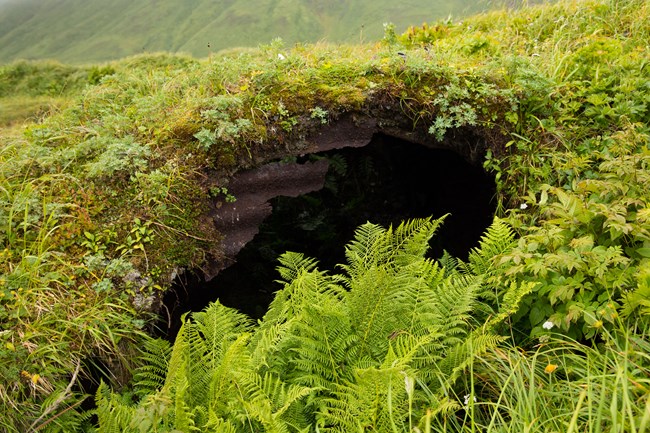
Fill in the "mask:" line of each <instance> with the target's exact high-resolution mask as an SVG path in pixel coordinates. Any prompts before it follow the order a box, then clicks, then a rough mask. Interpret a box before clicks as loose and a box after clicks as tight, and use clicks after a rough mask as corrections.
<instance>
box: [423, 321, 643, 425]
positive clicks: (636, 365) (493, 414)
mask: <svg viewBox="0 0 650 433" xmlns="http://www.w3.org/2000/svg"><path fill="white" fill-rule="evenodd" d="M549 334H550V333H549ZM547 337H550V338H547V339H546V341H545V342H544V343H542V344H540V345H539V347H538V348H536V349H534V350H525V349H521V348H517V347H502V348H500V349H496V350H494V351H492V352H491V353H489V354H488V355H487V356H483V357H480V360H479V361H478V362H476V363H475V364H474V365H473V366H472V370H473V371H472V375H471V377H469V378H466V380H465V387H461V388H459V390H458V394H459V396H461V395H462V396H467V397H465V398H464V400H462V399H461V398H460V397H459V400H461V401H462V402H463V410H461V411H459V412H456V413H454V414H451V415H448V416H446V417H438V418H436V419H434V420H433V427H432V431H462V432H465V431H467V432H470V431H484V432H536V431H563V432H590V433H597V432H606V431H607V432H611V431H616V432H638V433H641V432H646V431H648V430H649V429H650V355H649V354H650V339H649V338H648V331H647V329H646V330H638V329H636V328H635V326H634V324H632V325H627V324H626V325H622V326H621V327H620V328H619V329H618V330H617V331H616V332H603V334H602V335H601V337H602V341H601V342H599V343H597V344H584V343H580V342H577V341H575V340H571V339H568V338H566V337H563V336H561V335H558V334H554V335H552V336H551V335H547Z"/></svg>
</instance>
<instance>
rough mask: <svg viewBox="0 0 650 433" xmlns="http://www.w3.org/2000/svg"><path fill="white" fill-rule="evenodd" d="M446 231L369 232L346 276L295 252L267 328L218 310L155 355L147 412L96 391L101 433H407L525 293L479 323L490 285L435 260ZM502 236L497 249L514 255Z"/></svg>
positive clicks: (143, 376) (197, 317)
mask: <svg viewBox="0 0 650 433" xmlns="http://www.w3.org/2000/svg"><path fill="white" fill-rule="evenodd" d="M441 222H442V219H440V220H430V219H423V220H413V221H411V222H406V223H403V224H401V225H400V226H399V227H397V228H396V229H393V228H387V229H386V228H382V227H380V226H377V225H373V224H370V223H368V224H365V225H363V226H361V227H359V229H358V230H357V232H356V234H355V238H354V240H353V241H352V242H351V243H349V244H348V245H347V247H346V258H347V263H346V264H345V265H342V269H343V270H344V273H343V274H338V275H329V274H327V273H326V272H323V271H320V270H318V269H317V268H316V262H315V261H314V260H312V259H308V258H305V257H303V256H302V255H301V254H297V253H286V254H285V255H283V256H282V257H281V259H280V262H281V267H280V268H279V272H280V275H281V277H282V279H283V281H284V288H283V289H282V290H280V291H279V292H277V294H276V296H275V299H274V301H273V303H272V304H271V307H270V309H269V311H268V313H267V314H266V315H265V316H264V319H263V320H262V321H261V322H260V323H259V324H258V325H257V326H253V324H252V322H251V321H250V320H249V319H248V318H246V317H245V316H243V315H242V314H240V313H238V312H236V311H234V310H232V309H228V308H226V307H224V306H222V305H221V304H219V303H218V302H216V303H214V304H211V305H210V306H209V307H208V308H207V309H206V310H205V311H203V312H201V313H194V314H193V315H192V318H191V320H187V321H185V323H184V324H183V327H182V329H181V331H180V333H179V335H178V337H177V339H176V341H175V343H174V346H173V348H172V350H171V355H170V356H169V357H168V356H167V355H165V353H166V349H164V347H162V348H160V347H161V346H160V345H159V344H153V343H152V344H151V345H150V347H151V348H153V349H147V352H146V353H147V355H146V358H147V360H148V361H149V364H146V366H145V367H142V369H141V370H140V373H138V376H137V377H138V378H139V380H138V382H137V383H136V389H139V390H149V391H150V393H149V394H147V395H143V397H142V399H141V401H140V403H139V404H138V405H135V406H132V405H130V404H128V403H125V402H124V400H123V399H121V398H119V397H117V396H116V395H114V394H111V393H110V392H108V390H107V389H106V388H105V387H103V388H102V389H101V390H100V391H99V392H98V395H97V404H98V411H97V413H98V416H99V425H100V428H99V430H100V431H110V429H115V428H118V429H121V430H122V431H127V430H129V429H136V428H141V429H142V430H143V431H155V430H158V429H161V428H168V429H169V428H172V429H177V430H181V431H191V430H201V431H218V430H219V429H220V428H223V426H228V428H229V429H231V430H232V431H245V430H249V429H251V428H252V429H261V430H264V431H286V430H296V429H298V430H302V429H304V428H317V429H319V430H321V431H350V429H357V428H361V427H363V428H372V429H376V430H378V431H388V430H390V429H392V428H394V429H397V430H402V431H406V430H410V429H411V428H412V427H413V426H415V425H418V424H419V423H420V418H421V417H423V416H424V413H425V412H426V408H429V407H431V405H433V404H434V403H436V402H437V401H438V400H440V399H441V398H442V397H443V396H444V395H446V394H447V393H448V392H449V389H450V388H451V387H452V386H453V385H454V383H455V382H456V380H457V379H458V377H460V375H461V372H462V371H464V369H465V368H466V367H467V366H468V365H469V364H470V363H471V362H472V359H473V358H474V357H475V356H477V355H479V354H480V353H484V352H485V350H486V349H487V348H489V347H494V346H495V344H496V343H497V342H498V341H499V340H500V338H499V337H498V336H496V335H495V334H494V333H493V332H492V329H493V328H494V326H495V325H497V324H499V323H501V322H502V321H503V320H504V319H505V318H506V317H508V316H509V315H510V314H511V313H512V312H513V311H515V310H516V307H517V303H518V301H519V299H521V297H522V296H523V295H524V294H525V293H526V292H527V290H528V289H527V288H526V287H527V286H526V287H524V286H521V287H520V286H516V285H513V286H512V287H511V288H510V289H508V290H507V291H506V292H505V293H504V294H503V296H502V301H503V302H502V304H503V305H502V309H500V310H498V311H497V314H496V316H494V317H492V318H490V319H489V320H487V322H485V323H477V324H472V322H471V320H470V314H471V312H472V310H474V309H475V308H477V306H478V305H480V302H479V296H480V294H481V292H482V290H483V286H482V279H481V276H479V275H474V274H471V273H466V274H459V273H457V272H453V271H451V272H445V269H443V268H441V267H440V266H439V265H438V264H437V263H435V262H433V261H431V260H430V259H427V258H425V253H426V251H427V249H428V242H429V240H430V239H431V237H432V236H433V234H434V232H435V230H436V228H437V227H438V225H439V224H440V223H441ZM497 233H503V230H501V231H499V230H498V229H496V230H495V231H494V232H492V235H491V237H490V240H491V241H494V243H495V244H501V245H505V247H504V248H507V246H508V245H509V242H508V241H507V239H497V238H498V237H499V235H498V234H497ZM505 236H506V238H508V237H509V236H511V235H510V233H508V232H507V231H506V235H505ZM487 244H488V241H487V240H486V244H485V245H487ZM493 252H494V250H493V249H491V250H487V249H486V251H481V250H477V251H476V252H475V253H474V254H475V255H474V257H475V258H476V260H479V259H478V257H481V258H482V259H481V260H483V261H484V260H486V255H487V254H491V253H493ZM164 366H167V369H166V372H164V371H163V369H164ZM405 380H406V383H407V386H406V388H405V387H404V381H405ZM416 382H417V383H418V386H417V387H416V386H415V384H416ZM424 390H426V392H425V391H424ZM407 402H408V404H407ZM138 426H139V427H138ZM309 426H311V427H309ZM409 426H410V427H409ZM421 427H422V426H421Z"/></svg>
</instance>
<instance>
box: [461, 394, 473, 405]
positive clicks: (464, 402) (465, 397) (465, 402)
mask: <svg viewBox="0 0 650 433" xmlns="http://www.w3.org/2000/svg"><path fill="white" fill-rule="evenodd" d="M470 397H471V395H470V394H466V395H465V396H464V397H463V406H465V407H467V405H469V398H470ZM473 400H474V403H476V396H474V398H473Z"/></svg>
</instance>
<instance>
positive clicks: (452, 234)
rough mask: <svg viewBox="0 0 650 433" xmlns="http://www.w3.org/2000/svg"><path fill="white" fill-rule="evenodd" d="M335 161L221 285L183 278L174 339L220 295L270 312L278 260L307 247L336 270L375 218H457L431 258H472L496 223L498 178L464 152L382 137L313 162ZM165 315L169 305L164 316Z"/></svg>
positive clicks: (280, 211) (269, 221) (168, 324)
mask: <svg viewBox="0 0 650 433" xmlns="http://www.w3.org/2000/svg"><path fill="white" fill-rule="evenodd" d="M314 158H327V159H328V160H329V163H330V166H329V171H328V175H327V178H326V182H325V186H324V187H323V188H322V189H321V190H319V191H316V192H312V193H309V194H305V195H301V196H299V197H295V198H290V197H276V198H275V199H273V200H272V201H271V204H272V207H273V212H272V214H271V216H269V217H268V218H266V219H265V220H264V222H263V224H262V225H261V226H260V228H259V233H258V234H257V235H256V236H255V238H254V239H253V240H252V241H250V242H249V243H248V244H246V246H245V247H244V248H243V249H242V250H241V251H240V252H239V253H238V254H237V257H236V260H237V261H236V263H235V264H233V265H232V266H230V267H228V268H226V269H224V270H222V271H221V272H220V273H219V274H218V275H217V276H216V277H215V278H214V279H212V280H211V281H208V282H206V281H204V279H203V277H202V276H201V275H199V274H198V273H185V274H184V275H182V276H181V277H179V278H177V281H176V283H175V284H174V286H173V288H172V290H170V291H169V292H168V294H167V295H166V297H165V299H164V304H165V308H166V309H167V310H168V319H167V320H164V322H165V326H164V327H165V328H168V332H167V335H168V337H169V338H173V336H174V335H175V333H176V332H177V330H178V327H179V325H180V315H181V314H182V313H184V312H187V311H200V310H201V309H203V308H205V307H206V306H207V305H208V304H209V303H210V302H212V301H214V300H216V299H219V300H220V302H221V303H222V304H224V305H226V306H229V307H234V308H237V309H239V310H240V311H242V312H244V313H246V314H248V315H249V316H251V317H253V318H261V317H262V316H263V314H264V312H265V311H266V309H267V307H268V305H269V303H270V302H271V300H272V297H273V293H274V292H275V291H276V290H278V289H279V288H280V285H279V283H277V282H275V280H276V279H278V274H277V271H276V267H277V265H278V262H277V257H278V256H279V255H281V254H282V253H284V252H285V251H296V252H302V253H304V254H305V255H307V256H310V257H314V258H316V259H318V261H319V264H320V265H319V267H320V268H321V269H327V270H334V266H335V265H336V264H337V263H341V262H343V261H344V246H345V244H347V243H348V242H349V241H350V240H351V239H352V238H353V236H354V230H355V229H356V228H357V227H358V226H359V225H361V224H363V223H365V222H366V221H370V222H372V223H377V224H381V225H384V226H387V225H389V224H393V225H397V224H399V223H400V222H401V221H403V220H406V219H411V218H417V217H428V216H433V217H435V218H438V217H440V216H442V215H444V214H447V213H450V214H451V215H450V216H449V217H448V218H447V219H446V220H445V222H444V224H443V226H442V227H441V228H440V229H439V230H438V233H437V235H436V236H435V237H434V239H433V240H432V242H431V251H430V254H431V256H432V257H434V258H436V257H440V256H441V255H442V253H443V250H446V251H448V252H449V253H450V254H452V255H454V256H456V257H459V258H462V259H465V258H467V254H468V253H469V251H470V249H471V248H473V247H475V246H476V245H477V244H478V240H479V238H480V236H481V235H482V234H483V232H484V231H485V229H486V228H487V227H488V225H489V224H490V223H491V221H492V218H493V215H494V211H495V203H494V202H493V200H492V199H493V197H494V193H495V183H494V179H492V178H491V177H490V176H488V175H486V174H485V172H484V171H483V169H482V168H481V167H477V166H474V165H472V164H469V163H468V162H466V161H465V159H464V158H463V157H461V156H460V155H458V154H457V153H455V152H454V151H451V150H447V149H432V148H428V147H425V146H422V145H419V144H414V143H411V142H407V141H404V140H400V139H397V138H393V137H389V136H386V135H382V134H376V135H375V136H374V137H373V139H372V141H371V142H370V143H369V144H368V145H366V146H364V147H361V148H344V149H338V150H334V151H330V152H326V153H322V154H317V155H311V156H307V157H305V158H304V159H305V160H308V159H314ZM164 315H165V312H164V311H163V316H164Z"/></svg>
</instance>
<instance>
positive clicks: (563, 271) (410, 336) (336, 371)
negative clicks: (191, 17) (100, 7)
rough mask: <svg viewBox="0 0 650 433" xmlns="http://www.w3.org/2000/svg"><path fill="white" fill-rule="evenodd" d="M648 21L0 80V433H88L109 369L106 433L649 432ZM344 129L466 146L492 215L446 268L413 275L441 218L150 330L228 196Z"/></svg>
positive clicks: (581, 5) (127, 64)
mask: <svg viewBox="0 0 650 433" xmlns="http://www.w3.org/2000/svg"><path fill="white" fill-rule="evenodd" d="M648 23H650V11H649V10H648V4H647V2H646V1H644V0H626V1H622V0H582V1H572V2H569V1H566V2H560V3H558V4H555V5H547V6H541V7H531V8H525V9H522V10H521V11H519V12H517V13H513V12H494V13H491V14H488V15H481V16H477V17H474V18H471V19H467V20H466V21H464V22H463V23H462V24H460V23H451V22H441V23H432V24H430V25H426V26H422V27H415V28H411V29H409V30H408V31H407V32H405V33H404V34H401V35H400V34H397V33H395V32H394V30H393V29H392V27H390V26H388V27H387V29H386V33H385V35H384V39H383V41H382V42H381V43H376V44H373V45H356V46H337V47H333V46H330V45H326V44H318V45H313V46H311V45H310V46H305V45H297V46H295V47H293V48H288V47H286V46H284V45H283V44H282V42H281V41H274V42H273V43H271V44H269V45H266V46H261V47H259V48H258V49H250V50H240V51H233V52H229V53H223V54H221V55H214V56H212V57H211V58H209V59H205V60H196V59H192V58H188V57H182V56H170V55H165V54H159V55H147V56H136V57H131V58H126V59H123V60H120V61H116V62H112V63H110V64H104V65H98V66H95V67H67V66H62V65H53V64H41V63H25V62H21V63H14V64H9V65H5V66H3V67H2V68H0V78H1V79H0V83H2V86H4V85H5V83H12V84H11V85H10V87H9V88H11V89H20V92H19V93H7V91H6V90H4V89H5V87H1V89H3V90H2V92H3V93H2V94H1V95H0V96H1V97H0V102H1V103H2V104H3V105H2V107H6V106H19V105H20V104H21V102H20V100H19V99H17V98H24V99H25V101H27V102H25V104H26V106H29V104H32V105H31V107H32V108H31V109H25V112H24V113H23V114H20V113H12V114H5V113H4V111H3V114H2V115H3V116H4V117H3V119H4V120H3V124H2V129H1V130H0V131H1V134H0V146H1V147H0V226H1V227H2V230H1V231H0V242H1V243H2V244H1V245H0V249H1V250H2V251H0V255H1V257H2V259H1V260H0V275H1V276H0V321H1V322H2V331H0V378H1V381H0V401H1V405H0V429H2V430H6V431H10V432H11V431H52V432H56V431H74V430H75V429H77V428H78V429H81V428H89V427H88V425H89V423H91V422H92V418H91V416H92V415H91V413H89V412H86V411H84V410H82V407H83V405H82V403H83V402H84V401H87V399H88V398H92V396H87V395H85V394H83V390H82V389H81V388H79V386H78V383H79V381H80V380H81V378H83V377H88V375H89V374H90V371H91V370H92V369H95V370H97V369H103V370H104V371H105V373H106V374H105V381H106V383H107V384H106V385H103V386H102V388H101V389H100V392H99V393H98V395H97V396H96V400H97V403H98V412H97V415H98V418H99V422H100V425H99V430H100V431H122V430H124V431H129V429H130V430H131V431H173V429H174V428H176V429H180V430H185V431H191V428H196V429H198V431H209V430H210V429H212V430H214V431H256V430H264V431H297V430H303V429H306V430H307V431H311V430H314V431H315V429H316V428H317V426H318V429H319V430H320V431H322V430H333V431H350V430H369V431H371V430H374V431H382V432H383V431H412V430H411V429H412V427H416V426H417V427H418V429H419V430H420V431H468V432H469V431H478V430H485V431H512V432H514V431H517V432H519V431H572V432H573V431H589V432H598V431H620V432H623V431H625V432H628V431H630V432H643V431H648V425H649V423H650V403H649V401H650V400H649V397H650V383H649V380H648V377H650V371H649V370H650V355H649V351H648V349H649V345H650V343H649V342H648V332H649V331H648V326H649V325H650V323H649V321H650V212H649V211H648V203H649V202H650V196H649V195H648V191H650V188H649V187H650V185H649V183H650V175H649V174H648V173H650V171H649V168H650V167H649V165H650V127H649V124H650V108H649V106H648V105H649V103H650V79H648V64H649V62H650V54H649V53H650V50H649V48H650V47H649V46H648V41H650V25H649V24H648ZM398 53H401V54H398ZM21 71H22V72H21ZM35 77H36V78H35ZM37 101H38V103H37ZM345 115H353V116H356V117H362V116H371V117H373V118H377V119H378V120H379V121H380V122H382V124H385V125H387V126H392V127H399V128H413V129H415V130H416V132H419V133H425V134H426V133H428V134H431V135H432V137H434V138H437V139H441V140H445V142H453V140H452V139H451V138H452V136H453V135H454V134H464V133H466V132H468V131H471V132H472V134H474V135H477V136H480V137H482V138H483V139H484V141H485V143H486V149H485V155H484V166H485V167H486V169H488V170H489V171H490V172H492V173H493V174H494V175H495V177H496V180H497V187H498V197H497V199H498V200H499V209H498V217H499V219H497V220H496V221H495V224H494V225H493V226H492V228H491V229H490V230H489V231H488V232H487V233H486V235H485V237H484V239H483V241H482V243H481V245H480V246H479V247H478V248H477V249H476V250H475V251H474V252H473V253H472V254H471V255H470V257H469V259H468V260H467V263H463V262H460V261H458V260H456V259H454V258H452V257H449V256H445V257H443V258H441V259H440V260H439V261H438V262H434V261H431V260H428V259H423V258H422V257H423V254H424V245H425V244H426V243H425V241H424V240H425V239H428V238H429V237H430V236H431V235H432V232H433V230H434V228H435V225H436V224H437V222H436V221H437V220H426V221H416V222H411V223H405V224H404V225H403V226H401V227H400V228H396V229H388V228H386V229H382V228H380V227H377V226H374V225H366V226H362V227H361V228H360V229H359V231H358V233H357V237H356V238H355V240H354V241H353V242H352V243H350V244H349V245H348V248H347V252H348V256H347V259H348V263H347V264H346V266H345V267H343V271H344V272H343V273H342V274H339V275H331V274H328V273H325V272H323V271H320V270H317V269H316V268H315V262H314V261H312V260H309V259H304V258H300V259H299V258H298V257H297V256H296V255H293V254H287V255H285V256H283V259H282V267H281V276H282V278H283V280H284V281H285V282H286V284H285V289H284V290H282V291H280V292H278V294H277V296H276V300H275V301H274V305H273V307H272V308H271V310H270V311H269V313H268V314H267V316H266V317H265V318H264V320H263V321H261V323H259V324H251V323H250V321H249V320H248V319H246V318H245V317H243V316H242V315H240V314H238V313H237V312H234V311H232V310H228V309H226V308H225V307H223V306H221V305H219V304H214V305H212V306H211V307H209V308H208V309H207V310H206V311H204V312H201V313H195V314H193V315H192V316H190V317H188V318H187V319H186V322H185V325H184V327H183V331H182V332H181V334H180V336H179V338H178V340H177V341H176V343H175V344H174V346H173V347H172V348H170V347H168V346H166V345H165V344H164V343H161V342H158V341H155V340H151V339H150V338H149V337H147V335H146V333H147V331H148V329H149V328H148V325H147V324H148V323H149V319H150V314H151V311H152V309H155V307H154V305H155V303H156V300H157V299H158V298H159V297H160V296H161V293H163V292H164V290H165V289H167V288H168V287H169V284H170V282H171V279H172V278H173V276H174V275H175V274H176V273H177V272H178V271H179V270H180V269H182V268H196V267H200V266H201V265H202V264H205V263H206V261H207V260H209V259H211V258H215V257H216V258H218V257H219V255H220V254H221V252H220V251H219V250H217V249H216V245H218V242H216V241H217V240H218V239H219V233H216V232H215V231H214V229H213V226H212V224H211V222H210V221H209V220H208V219H207V218H206V215H207V211H208V208H207V206H208V203H209V199H210V197H212V196H215V197H217V198H218V197H221V198H223V200H226V199H229V194H228V192H227V191H228V190H227V183H226V180H227V178H228V176H229V175H231V174H232V173H234V172H235V171H237V170H239V169H242V168H247V167H251V166H254V165H258V164H262V163H264V162H265V161H269V160H274V159H277V158H281V157H283V156H286V155H288V154H289V155H290V154H299V153H300V151H301V148H300V146H301V145H302V144H301V143H303V140H304V138H305V137H307V136H308V135H309V134H310V133H312V132H314V131H318V130H322V128H327V124H328V123H332V122H336V121H337V120H338V119H340V118H341V117H342V116H345ZM479 151H480V149H479ZM364 241H367V242H365V243H364ZM364 257H367V260H363V259H362V258H364ZM362 265H363V266H362ZM371 282H373V283H377V284H371ZM379 283H381V284H379ZM343 288H346V290H344V289H343ZM347 289H349V291H348V290H347ZM373 290H379V291H380V292H381V293H379V294H385V295H386V296H387V297H386V298H382V297H381V296H378V294H373V293H371V291H373ZM446 290H453V291H454V293H455V294H456V296H455V298H454V299H455V300H458V304H457V305H456V304H454V305H451V306H450V305H449V304H448V303H445V299H448V298H447V296H448V295H449V293H448V292H447V291H446ZM313 299H317V301H316V302H311V301H310V300H313ZM360 299H363V300H364V301H363V302H361V301H360ZM388 299H395V300H400V302H388V303H387V302H386V300H388ZM461 300H463V301H466V302H460V301H461ZM370 301H375V303H372V302H370ZM402 301H403V302H402ZM373 305H374V306H376V307H377V309H376V311H375V313H377V315H373V314H371V312H369V311H368V310H366V308H370V307H371V306H373ZM443 307H444V308H443ZM454 307H457V308H458V310H454V309H453V308H454ZM409 308H410V310H409V311H410V313H409V312H407V311H406V310H408V309H409ZM445 315H446V316H445ZM443 316H445V317H446V318H447V320H446V321H445V320H442V319H441V317H443ZM316 318H318V320H315V319H316ZM321 318H322V319H323V320H322V321H321V320H320V319H321ZM407 318H408V320H410V321H409V322H408V323H407V322H405V320H407ZM325 319H326V320H325ZM375 319H380V320H375ZM445 326H450V327H452V328H453V332H451V331H450V332H446V331H449V330H448V329H447V330H445ZM323 342H331V343H332V344H331V346H329V347H331V349H330V352H328V353H327V354H325V355H324V349H325V348H324V347H323V345H322V343H323ZM140 347H144V348H145V349H144V350H143V351H142V356H138V355H139V354H140V352H141V351H140V349H139V348H140ZM196 359H201V360H204V361H205V362H202V363H197V362H195V361H194V360H196ZM231 360H236V362H234V361H231ZM334 366H335V367H334ZM196 368H201V369H202V370H195V369H196ZM132 372H135V376H134V377H135V379H134V380H133V381H130V376H131V373H132ZM402 372H403V373H402ZM224 377H227V378H228V380H227V381H224V380H222V379H223V378H224ZM109 384H110V385H112V386H114V387H115V388H114V389H118V387H122V391H121V393H116V392H115V391H110V390H109V389H108V385H109ZM217 389H219V390H220V391H219V392H207V391H206V390H217ZM465 396H467V397H465ZM475 399H476V400H475ZM351 416H354V418H351ZM350 422H360V423H361V424H357V425H354V426H351V425H350V424H349V423H350ZM192 426H193V427H192ZM190 427H191V428H190Z"/></svg>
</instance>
